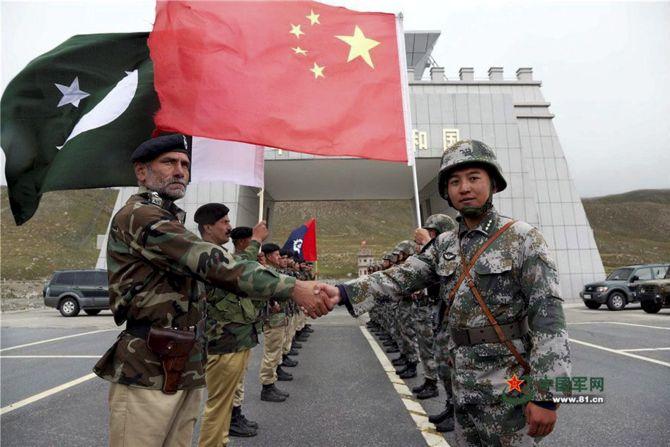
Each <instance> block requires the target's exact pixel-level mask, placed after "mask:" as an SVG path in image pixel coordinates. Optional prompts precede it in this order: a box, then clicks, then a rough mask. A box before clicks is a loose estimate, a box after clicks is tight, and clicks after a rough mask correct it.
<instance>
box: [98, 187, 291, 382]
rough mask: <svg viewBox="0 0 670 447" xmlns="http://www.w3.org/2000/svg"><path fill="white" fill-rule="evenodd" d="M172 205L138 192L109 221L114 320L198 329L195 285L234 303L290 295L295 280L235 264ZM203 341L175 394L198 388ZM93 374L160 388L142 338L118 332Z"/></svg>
mask: <svg viewBox="0 0 670 447" xmlns="http://www.w3.org/2000/svg"><path fill="white" fill-rule="evenodd" d="M184 218H185V213H184V211H182V210H181V209H180V208H178V207H177V206H176V205H175V204H174V203H173V202H171V201H168V200H164V199H161V198H160V197H159V196H158V194H156V193H155V192H151V191H149V190H147V189H146V188H140V189H139V192H138V193H137V194H135V195H133V196H132V197H131V198H130V199H129V200H128V202H127V203H126V204H125V205H124V206H123V207H122V208H121V210H119V212H118V213H117V214H116V215H115V216H114V218H113V219H112V223H111V228H110V234H109V241H108V245H107V269H108V271H109V301H110V308H111V310H112V312H113V313H114V321H115V322H116V324H118V325H121V324H123V323H124V322H126V321H128V320H130V321H133V322H135V323H138V322H139V323H142V324H148V325H153V326H160V327H178V328H189V327H197V326H198V323H199V322H200V321H201V319H202V316H203V305H204V300H202V299H201V298H202V296H201V294H200V293H199V288H198V284H197V281H198V280H201V281H205V282H208V283H211V284H215V285H217V286H219V287H222V288H224V289H226V290H228V291H230V292H234V293H236V294H237V295H239V296H241V297H246V296H249V295H253V296H255V297H257V296H259V297H270V296H274V297H281V299H284V300H286V299H288V298H289V297H290V296H291V293H292V290H293V287H294V286H295V279H293V278H290V277H286V276H283V275H279V274H277V273H274V272H271V271H270V270H268V269H266V268H264V267H262V266H261V265H260V264H258V263H256V262H250V261H243V260H239V261H238V260H235V259H233V257H232V256H231V255H230V254H228V253H226V252H225V251H224V250H223V249H222V248H221V247H219V246H216V245H214V244H210V243H208V242H204V241H202V240H201V239H200V238H199V237H197V236H196V235H195V234H193V233H191V232H189V231H187V230H186V228H185V227H184V225H183V221H184ZM204 361H205V355H204V352H203V343H202V338H201V339H200V342H199V343H196V344H195V345H194V347H193V349H192V351H191V353H190V355H189V359H188V362H187V364H186V368H185V369H184V372H183V374H182V380H181V382H180V383H179V386H178V388H179V389H193V388H202V387H204V386H205V375H204V370H203V367H204ZM93 371H94V372H95V373H96V374H97V375H98V376H100V377H101V378H103V379H105V380H108V381H110V382H115V383H120V384H124V385H129V386H132V387H140V388H146V389H152V390H160V389H161V388H162V386H163V371H162V367H161V362H160V360H159V359H158V357H157V356H156V355H155V354H154V353H152V352H151V351H149V349H148V348H147V345H146V342H145V340H144V339H142V338H139V337H136V336H133V335H131V334H129V333H127V332H126V331H123V332H121V334H120V335H119V337H118V339H117V340H116V342H115V343H114V345H113V346H112V347H111V348H110V349H109V350H108V351H107V352H106V353H105V354H104V355H103V356H102V358H101V359H100V360H99V361H98V363H97V364H96V365H95V367H94V369H93Z"/></svg>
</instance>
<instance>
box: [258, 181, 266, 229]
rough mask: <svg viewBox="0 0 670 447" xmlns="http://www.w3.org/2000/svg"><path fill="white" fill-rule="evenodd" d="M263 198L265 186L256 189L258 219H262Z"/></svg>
mask: <svg viewBox="0 0 670 447" xmlns="http://www.w3.org/2000/svg"><path fill="white" fill-rule="evenodd" d="M264 198H265V188H261V190H260V191H258V221H259V222H260V221H261V220H263V206H264V204H263V199H264Z"/></svg>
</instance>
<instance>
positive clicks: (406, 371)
mask: <svg viewBox="0 0 670 447" xmlns="http://www.w3.org/2000/svg"><path fill="white" fill-rule="evenodd" d="M396 374H398V377H400V378H401V379H411V378H412V377H416V362H407V364H405V367H404V368H401V369H397V370H396Z"/></svg>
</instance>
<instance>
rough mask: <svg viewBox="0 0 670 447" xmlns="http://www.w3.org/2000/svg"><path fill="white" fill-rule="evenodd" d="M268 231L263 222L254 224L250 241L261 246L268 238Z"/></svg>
mask: <svg viewBox="0 0 670 447" xmlns="http://www.w3.org/2000/svg"><path fill="white" fill-rule="evenodd" d="M269 234H270V230H268V226H267V223H266V222H265V221H264V220H261V221H260V222H258V223H257V224H256V226H255V227H254V228H253V230H252V232H251V240H253V241H256V242H258V243H259V244H262V243H263V241H264V240H265V239H267V238H268V235H269Z"/></svg>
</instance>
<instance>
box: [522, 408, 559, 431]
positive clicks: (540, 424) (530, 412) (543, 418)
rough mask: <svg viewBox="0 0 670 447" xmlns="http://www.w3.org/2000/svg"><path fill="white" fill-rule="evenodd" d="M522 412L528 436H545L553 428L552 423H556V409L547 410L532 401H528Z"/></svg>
mask: <svg viewBox="0 0 670 447" xmlns="http://www.w3.org/2000/svg"><path fill="white" fill-rule="evenodd" d="M524 412H525V414H526V423H527V424H528V435H529V436H532V437H538V436H547V435H548V434H549V433H551V432H552V431H553V430H554V424H556V419H557V415H556V411H554V410H548V409H546V408H542V407H540V406H539V405H535V404H534V403H532V402H528V404H526V408H525V409H524Z"/></svg>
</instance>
